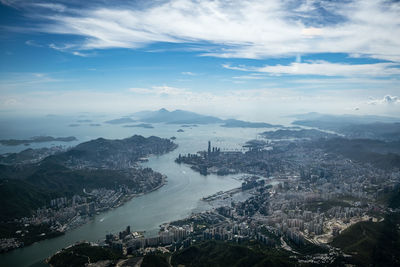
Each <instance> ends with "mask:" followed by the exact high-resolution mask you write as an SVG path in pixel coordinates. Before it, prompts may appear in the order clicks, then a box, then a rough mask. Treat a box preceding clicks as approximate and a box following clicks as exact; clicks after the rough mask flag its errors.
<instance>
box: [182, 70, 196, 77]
mask: <svg viewBox="0 0 400 267" xmlns="http://www.w3.org/2000/svg"><path fill="white" fill-rule="evenodd" d="M181 74H183V75H189V76H196V75H197V73H193V72H190V71H184V72H181Z"/></svg>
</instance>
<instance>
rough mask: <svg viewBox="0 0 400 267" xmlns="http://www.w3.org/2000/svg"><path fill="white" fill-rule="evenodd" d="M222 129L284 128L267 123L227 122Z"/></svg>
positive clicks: (232, 120) (231, 120)
mask: <svg viewBox="0 0 400 267" xmlns="http://www.w3.org/2000/svg"><path fill="white" fill-rule="evenodd" d="M221 127H226V128H276V127H282V125H274V124H269V123H265V122H249V121H241V120H234V119H230V120H225V121H224V124H222V125H221Z"/></svg>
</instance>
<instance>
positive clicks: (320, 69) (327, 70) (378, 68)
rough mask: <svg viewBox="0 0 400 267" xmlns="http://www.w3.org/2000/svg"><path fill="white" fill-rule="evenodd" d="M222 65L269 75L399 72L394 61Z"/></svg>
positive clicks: (347, 74)
mask: <svg viewBox="0 0 400 267" xmlns="http://www.w3.org/2000/svg"><path fill="white" fill-rule="evenodd" d="M222 67H224V68H226V69H231V70H239V71H252V72H260V73H267V74H270V75H282V74H290V75H321V76H345V77H347V76H348V77H357V76H373V77H375V76H391V75H399V74H400V66H399V64H396V63H374V64H346V63H331V62H327V61H322V60H318V61H309V62H303V63H298V62H293V63H291V64H289V65H273V66H264V67H249V66H243V65H239V66H232V65H230V64H224V65H222Z"/></svg>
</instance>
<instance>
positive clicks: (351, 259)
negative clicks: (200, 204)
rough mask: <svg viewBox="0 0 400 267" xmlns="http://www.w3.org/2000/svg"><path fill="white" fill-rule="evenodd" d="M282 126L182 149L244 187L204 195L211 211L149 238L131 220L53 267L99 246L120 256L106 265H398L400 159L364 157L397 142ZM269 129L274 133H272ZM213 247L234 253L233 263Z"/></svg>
mask: <svg viewBox="0 0 400 267" xmlns="http://www.w3.org/2000/svg"><path fill="white" fill-rule="evenodd" d="M278 131H281V130H278ZM278 131H275V132H266V133H263V134H261V139H258V140H251V141H249V142H247V143H246V144H245V145H244V150H245V151H221V149H220V148H218V147H213V146H212V143H211V142H208V147H207V149H206V150H204V151H199V152H197V153H191V154H187V155H179V157H178V158H177V159H176V162H177V163H178V164H189V165H190V166H191V167H192V169H193V170H195V171H198V172H200V173H202V174H203V175H208V174H209V173H215V174H218V175H226V174H232V173H243V177H242V180H243V181H242V186H241V187H240V188H236V189H233V190H230V191H227V192H222V191H221V192H218V193H216V194H214V195H211V196H208V197H205V198H203V201H207V202H209V203H210V205H211V206H213V207H214V208H213V209H212V210H209V211H206V212H202V213H197V214H192V215H191V216H190V217H189V218H186V219H184V220H181V221H175V222H170V223H166V224H163V225H161V226H160V231H159V234H158V236H152V237H145V236H143V234H142V233H140V232H137V231H132V230H131V229H130V227H129V226H128V227H127V228H126V229H125V230H124V231H122V232H120V233H118V234H115V235H113V234H109V235H107V236H106V237H105V240H104V242H102V243H100V244H89V243H80V244H78V245H75V246H72V247H70V248H68V249H66V250H63V251H61V252H59V253H58V254H56V255H55V256H53V257H52V258H50V259H49V263H50V264H53V265H54V266H58V265H57V262H60V259H63V260H62V261H61V262H68V257H67V256H66V252H70V251H73V250H77V251H80V250H79V249H80V248H81V247H82V246H83V247H86V248H92V249H99V246H100V247H101V248H104V249H106V248H107V249H111V251H114V253H117V254H115V255H119V256H118V257H116V258H115V255H114V254H113V255H114V256H113V257H114V258H109V257H108V258H107V257H105V258H100V259H103V261H99V263H100V262H101V263H102V264H104V266H108V265H112V264H113V263H115V262H119V263H118V264H126V265H122V266H133V265H134V264H137V263H139V264H144V265H142V266H148V265H146V264H150V263H153V264H154V262H157V263H158V264H159V265H158V266H170V265H171V264H172V265H174V266H176V265H179V264H184V265H188V266H205V265H207V264H209V265H215V264H216V265H220V266H232V265H236V266H238V265H237V264H238V262H239V263H240V262H241V261H240V260H243V262H247V263H248V262H249V260H253V261H254V264H256V263H257V264H260V265H262V264H267V263H272V264H277V265H285V264H287V265H312V264H318V265H334V266H337V265H344V264H356V265H368V264H371V263H372V262H374V261H375V260H376V259H378V258H379V259H381V260H382V262H387V264H388V265H393V264H394V265H396V264H399V263H400V262H399V258H398V256H393V255H397V252H398V250H397V249H398V247H399V246H398V245H399V244H398V242H399V240H396V239H395V240H394V241H389V240H390V237H388V236H385V235H390V234H394V235H395V236H396V237H398V236H399V233H398V229H397V228H398V226H399V222H400V221H399V205H398V204H399V196H400V195H399V182H400V172H399V163H398V161H392V162H390V163H387V162H386V161H385V162H386V163H383V162H380V161H379V160H377V158H376V157H372V156H371V157H366V156H365V155H366V154H368V153H373V152H371V151H375V152H376V151H378V150H380V151H389V152H390V151H392V150H393V151H395V150H396V151H397V150H398V149H399V148H398V144H395V143H392V144H391V143H385V142H383V141H371V140H361V139H358V140H348V139H344V138H339V137H338V136H336V135H332V134H326V133H323V132H319V133H317V134H316V130H310V131H308V130H307V131H297V130H293V131H294V132H293V133H290V134H289V133H288V132H287V131H288V130H285V131H284V132H281V133H282V136H279V132H278ZM317 132H318V131H317ZM288 134H289V135H290V138H292V139H287V138H288V136H287V135H288ZM271 135H274V136H275V138H276V139H273V140H272V139H266V137H268V138H271ZM299 136H300V137H299ZM294 137H297V138H294ZM348 150H351V154H346V153H347V152H348ZM365 150H368V151H369V152H368V153H366V152H365ZM360 154H362V158H359V156H360ZM243 199H244V200H243ZM380 231H381V232H383V233H381V232H380ZM385 231H386V232H385ZM376 232H379V233H376ZM388 232H389V233H388ZM390 232H391V233H390ZM354 237H356V239H355V240H356V241H357V242H358V243H356V244H353V243H354V242H355V240H354ZM352 239H353V240H352ZM385 239H387V240H385ZM386 241H388V243H386ZM221 242H228V243H221ZM222 244H225V245H222ZM365 246H367V247H368V246H375V248H377V249H375V250H373V251H374V253H375V254H376V253H378V254H379V255H370V254H368V253H369V250H368V248H367V249H366V248H365ZM249 249H250V250H249ZM212 250H214V252H213V254H212V255H207V253H210V251H212ZM231 250H232V251H235V252H237V253H234V252H232V251H231ZM247 250H249V251H247ZM217 251H219V252H220V253H232V254H235V255H232V257H233V259H232V265H229V261H228V262H224V259H223V258H222V256H218V255H217ZM396 251H397V252H396ZM249 253H250V255H252V256H251V257H250V256H249ZM253 254H254V255H253ZM68 255H69V254H68ZM194 255H196V256H195V257H194ZM389 255H391V256H390V257H389V258H388V256H389ZM64 257H65V258H64ZM240 257H243V258H240ZM249 257H250V258H249ZM252 257H254V259H252ZM196 258H198V259H197V260H196ZM146 262H147V263H146ZM382 262H381V263H382ZM129 264H132V265H129ZM239 265H240V264H239ZM60 266H62V265H60ZM149 266H151V265H149Z"/></svg>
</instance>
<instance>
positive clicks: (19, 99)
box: [0, 0, 400, 121]
mask: <svg viewBox="0 0 400 267" xmlns="http://www.w3.org/2000/svg"><path fill="white" fill-rule="evenodd" d="M162 107H165V108H168V109H185V110H191V111H195V112H199V113H203V114H209V115H219V116H222V117H226V118H228V117H235V118H246V119H250V120H255V121H263V119H264V118H265V117H270V116H282V115H288V114H295V113H305V112H311V111H316V112H321V113H333V114H360V115H363V114H375V115H388V116H396V117H400V2H399V1H379V0H365V1H351V0H339V1H328V0H323V1H313V0H303V1H302V0H269V1H258V0H249V1H235V0H230V1H218V0H214V1H210V0H201V1H200V0H199V1H194V0H171V1H164V0H154V1H146V0H142V1H118V0H115V1H104V0H97V1H77V0H59V1H24V0H0V116H3V117H4V116H10V115H15V114H20V115H32V114H49V113H51V114H65V113H73V112H97V113H98V112H103V113H121V114H124V113H132V112H135V111H139V110H148V109H151V110H155V109H159V108H162Z"/></svg>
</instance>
